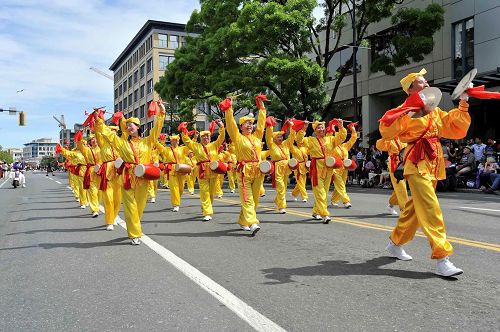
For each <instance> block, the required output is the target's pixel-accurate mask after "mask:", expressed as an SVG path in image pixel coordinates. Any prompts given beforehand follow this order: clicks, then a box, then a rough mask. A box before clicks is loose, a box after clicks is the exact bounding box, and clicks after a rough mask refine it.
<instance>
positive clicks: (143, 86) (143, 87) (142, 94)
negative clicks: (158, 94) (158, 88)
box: [139, 84, 146, 98]
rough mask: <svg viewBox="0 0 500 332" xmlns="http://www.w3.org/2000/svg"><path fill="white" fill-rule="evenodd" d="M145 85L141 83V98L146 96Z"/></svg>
mask: <svg viewBox="0 0 500 332" xmlns="http://www.w3.org/2000/svg"><path fill="white" fill-rule="evenodd" d="M145 87H146V86H145V85H144V84H143V85H141V87H140V88H139V95H140V96H141V98H144V90H145Z"/></svg>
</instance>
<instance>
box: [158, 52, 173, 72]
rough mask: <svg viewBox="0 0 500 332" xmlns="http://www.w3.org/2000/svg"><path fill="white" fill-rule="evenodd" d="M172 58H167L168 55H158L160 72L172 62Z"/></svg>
mask: <svg viewBox="0 0 500 332" xmlns="http://www.w3.org/2000/svg"><path fill="white" fill-rule="evenodd" d="M174 59H175V58H174V57H173V56H168V55H160V70H165V69H166V68H167V66H168V65H169V64H171V63H172V61H174Z"/></svg>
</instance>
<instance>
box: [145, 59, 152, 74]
mask: <svg viewBox="0 0 500 332" xmlns="http://www.w3.org/2000/svg"><path fill="white" fill-rule="evenodd" d="M146 71H147V72H148V73H150V72H152V71H153V58H149V59H148V61H147V62H146Z"/></svg>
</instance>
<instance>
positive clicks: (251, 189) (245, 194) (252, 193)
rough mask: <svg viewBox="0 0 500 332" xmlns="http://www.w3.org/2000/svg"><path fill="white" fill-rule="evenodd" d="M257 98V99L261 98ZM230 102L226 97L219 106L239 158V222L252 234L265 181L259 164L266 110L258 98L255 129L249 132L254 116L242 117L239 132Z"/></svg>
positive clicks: (254, 231)
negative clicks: (257, 114) (223, 113)
mask: <svg viewBox="0 0 500 332" xmlns="http://www.w3.org/2000/svg"><path fill="white" fill-rule="evenodd" d="M258 98H259V97H258ZM258 98H257V100H260V99H258ZM231 103H232V101H231V100H230V99H226V100H224V101H223V102H221V104H220V105H219V106H220V108H221V110H222V111H225V118H226V127H227V132H228V134H229V137H230V138H231V141H232V142H233V144H234V146H235V152H236V158H237V160H238V165H237V166H236V172H237V176H238V177H237V180H238V191H239V194H240V202H241V211H240V215H239V218H238V223H239V224H240V227H241V228H242V229H243V230H247V231H250V232H252V235H253V236H254V235H255V234H256V233H257V232H258V231H259V230H260V226H259V220H258V219H257V211H256V210H257V206H258V205H259V194H260V189H261V186H262V182H263V181H264V176H263V175H262V173H261V172H260V169H259V163H260V161H261V156H260V153H261V150H262V137H263V136H264V126H265V123H266V109H265V107H264V105H263V103H262V102H260V103H259V101H258V102H257V106H258V107H259V116H258V120H257V127H256V129H255V132H254V133H252V131H253V122H254V118H252V117H247V116H244V117H241V118H240V120H239V125H240V128H239V129H241V133H240V131H239V129H238V126H237V125H236V121H235V119H234V115H233V108H232V105H231Z"/></svg>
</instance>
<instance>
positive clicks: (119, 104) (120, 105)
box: [118, 101, 123, 111]
mask: <svg viewBox="0 0 500 332" xmlns="http://www.w3.org/2000/svg"><path fill="white" fill-rule="evenodd" d="M122 105H123V104H122V102H121V101H120V102H119V103H118V110H119V111H121V110H123V107H122Z"/></svg>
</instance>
